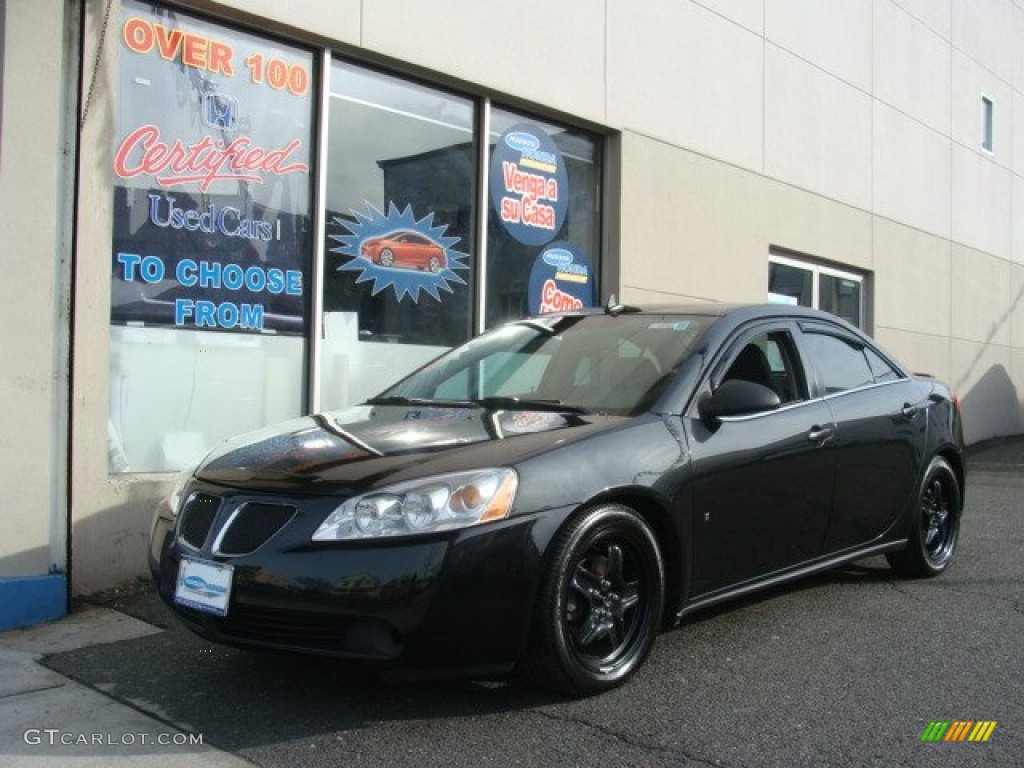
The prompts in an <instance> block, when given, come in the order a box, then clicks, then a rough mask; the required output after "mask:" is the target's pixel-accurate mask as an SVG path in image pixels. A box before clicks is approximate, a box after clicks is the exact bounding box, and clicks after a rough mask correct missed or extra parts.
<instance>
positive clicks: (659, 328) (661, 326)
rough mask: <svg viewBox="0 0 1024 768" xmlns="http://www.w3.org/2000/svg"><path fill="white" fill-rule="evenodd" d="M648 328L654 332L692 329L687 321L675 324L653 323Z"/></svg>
mask: <svg viewBox="0 0 1024 768" xmlns="http://www.w3.org/2000/svg"><path fill="white" fill-rule="evenodd" d="M647 327H648V328H649V329H651V330H653V331H663V330H670V331H685V330H686V329H687V328H689V327H690V323H689V321H687V320H680V321H678V322H675V323H651V324H650V325H648V326H647Z"/></svg>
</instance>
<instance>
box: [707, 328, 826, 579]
mask: <svg viewBox="0 0 1024 768" xmlns="http://www.w3.org/2000/svg"><path fill="white" fill-rule="evenodd" d="M796 349H797V348H796V345H795V344H794V340H793V332H792V329H791V328H790V327H788V326H786V325H780V326H761V327H759V328H757V329H754V330H750V331H747V332H746V333H744V334H742V335H741V336H740V337H739V338H737V339H736V340H735V342H734V343H733V344H732V345H731V346H729V347H728V350H729V351H728V352H727V354H726V355H725V357H724V358H723V359H722V360H721V361H720V362H719V363H718V364H717V365H716V366H715V367H714V368H713V369H712V373H711V375H710V376H709V377H708V380H707V381H706V382H705V384H704V388H703V392H702V393H701V394H710V393H711V391H712V390H714V389H715V388H717V386H718V385H720V384H721V383H722V382H723V381H726V380H728V379H731V378H740V379H744V380H747V381H753V382H754V383H757V384H761V385H763V386H766V387H768V388H770V389H772V390H773V391H774V392H775V393H776V394H777V395H778V397H779V400H780V401H781V404H780V407H779V408H777V409H774V410H770V411H766V412H761V413H755V414H749V415H742V416H732V417H723V418H721V419H718V420H716V421H715V423H712V424H708V423H705V422H704V421H702V420H701V418H700V417H699V416H698V415H697V413H696V405H695V404H694V407H693V408H692V412H691V413H689V414H688V416H687V429H688V432H689V437H690V448H691V458H692V467H693V500H694V506H693V509H694V519H693V531H694V540H693V571H692V576H693V581H692V585H693V589H692V596H694V597H697V596H699V595H707V594H709V593H713V592H716V591H719V590H726V589H728V588H730V587H733V586H736V585H739V584H741V583H743V582H745V581H748V580H750V579H754V578H758V577H762V576H766V575H768V574H771V573H773V572H776V571H779V570H782V569H785V568H788V567H791V566H795V565H798V564H800V563H803V562H806V561H809V560H813V559H814V558H816V557H819V556H820V555H821V553H822V549H823V545H824V540H825V536H826V534H827V531H828V525H829V515H830V508H831V503H832V493H833V486H834V477H835V454H834V451H833V450H832V449H831V445H830V443H831V442H832V438H833V435H834V430H835V424H834V423H833V420H832V414H831V411H830V410H829V408H828V406H827V405H826V404H825V402H824V401H823V400H821V399H819V398H815V399H812V398H811V397H810V396H809V389H808V386H807V376H806V374H805V372H804V370H803V367H802V363H801V362H800V356H799V355H798V354H797V351H796ZM700 396H701V395H698V398H697V399H698V400H699V398H700Z"/></svg>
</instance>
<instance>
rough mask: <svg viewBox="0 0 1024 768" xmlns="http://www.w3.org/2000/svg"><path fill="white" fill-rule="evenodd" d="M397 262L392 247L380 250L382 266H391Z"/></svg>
mask: <svg viewBox="0 0 1024 768" xmlns="http://www.w3.org/2000/svg"><path fill="white" fill-rule="evenodd" d="M394 263H395V254H394V253H393V252H392V251H391V249H390V248H385V249H384V250H382V251H381V252H380V265H381V266H382V267H390V266H392V265H393V264H394Z"/></svg>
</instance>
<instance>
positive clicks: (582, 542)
mask: <svg viewBox="0 0 1024 768" xmlns="http://www.w3.org/2000/svg"><path fill="white" fill-rule="evenodd" d="M663 601H664V567H663V564H662V560H661V554H660V552H659V550H658V543H657V540H656V539H655V536H654V533H653V532H652V531H651V528H650V526H649V525H648V524H647V523H646V522H645V521H644V520H643V518H641V517H640V516H639V515H638V514H637V513H636V512H635V511H633V510H632V509H630V508H628V507H625V506H621V505H617V504H609V505H605V506H601V507H597V508H595V509H592V510H588V511H586V512H584V513H583V514H582V515H580V516H578V517H575V518H573V519H572V520H570V521H569V523H568V524H567V525H566V526H565V528H564V529H563V530H562V531H561V533H560V534H559V535H558V537H557V539H556V540H555V541H554V542H553V543H552V545H551V556H550V558H549V559H548V562H547V566H546V569H545V573H544V577H543V581H542V583H541V589H540V595H539V598H538V603H537V610H536V614H535V618H534V624H533V627H532V633H531V638H530V652H529V655H528V657H527V658H526V660H525V664H524V668H525V671H526V673H527V674H528V675H529V676H530V677H531V678H532V679H533V681H534V682H535V683H537V684H538V685H540V686H542V687H545V688H550V689H553V690H556V691H559V692H563V693H570V694H573V695H587V694H593V693H600V692H601V691H605V690H608V689H610V688H614V687H616V686H618V685H621V684H622V683H623V682H625V681H626V679H628V678H629V676H630V675H631V674H633V672H634V671H636V669H637V668H639V667H640V665H641V664H643V662H644V659H646V658H647V654H648V653H649V652H650V650H651V647H652V646H653V644H654V640H655V638H656V637H657V634H658V628H659V627H660V625H661V618H662V609H663Z"/></svg>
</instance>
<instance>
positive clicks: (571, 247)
mask: <svg viewBox="0 0 1024 768" xmlns="http://www.w3.org/2000/svg"><path fill="white" fill-rule="evenodd" d="M490 127H491V135H490V137H489V141H490V147H491V151H490V168H489V179H490V183H489V187H490V189H489V193H490V195H489V197H490V203H491V205H490V206H489V211H488V213H489V214H490V218H489V220H488V226H487V293H486V311H485V317H486V325H487V326H488V327H492V326H495V325H498V324H500V323H502V322H504V321H506V320H509V319H512V318H518V317H523V316H524V315H528V314H537V313H542V312H550V311H557V310H561V309H572V308H577V307H583V306H592V305H593V304H594V303H595V302H596V301H597V286H598V274H597V266H598V258H597V257H598V255H599V254H600V237H601V229H600V210H601V208H600V199H601V198H600V193H601V162H602V157H601V143H600V141H599V140H598V139H597V137H595V136H593V135H592V134H588V133H584V132H582V131H578V130H573V129H570V128H566V127H565V126H557V125H553V124H551V123H547V122H543V121H539V120H536V119H532V118H529V117H527V116H524V115H521V114H516V113H514V112H509V111H506V110H502V109H493V110H492V111H491V121H490Z"/></svg>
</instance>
